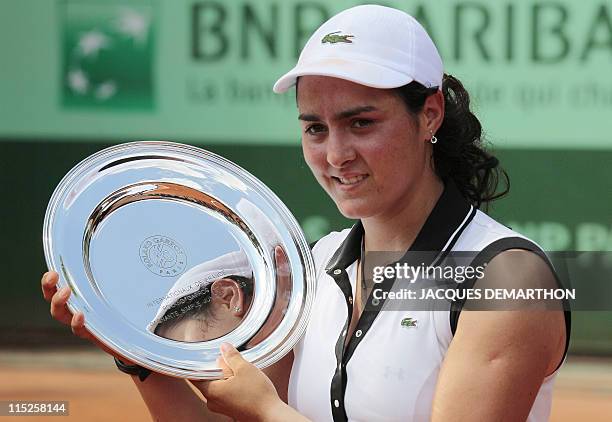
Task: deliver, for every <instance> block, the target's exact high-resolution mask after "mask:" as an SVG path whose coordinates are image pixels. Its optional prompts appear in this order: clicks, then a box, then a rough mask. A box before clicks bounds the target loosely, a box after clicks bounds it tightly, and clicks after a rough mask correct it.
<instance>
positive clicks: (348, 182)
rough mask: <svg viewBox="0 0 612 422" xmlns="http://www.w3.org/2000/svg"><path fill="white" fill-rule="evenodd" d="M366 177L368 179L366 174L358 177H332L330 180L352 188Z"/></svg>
mask: <svg viewBox="0 0 612 422" xmlns="http://www.w3.org/2000/svg"><path fill="white" fill-rule="evenodd" d="M367 177H368V175H367V174H361V175H359V176H352V177H336V176H332V179H334V180H335V181H336V182H338V183H339V184H341V185H343V186H353V185H356V184H358V183H359V182H361V181H362V180H364V179H365V178H367Z"/></svg>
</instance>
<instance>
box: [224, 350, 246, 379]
mask: <svg viewBox="0 0 612 422" xmlns="http://www.w3.org/2000/svg"><path fill="white" fill-rule="evenodd" d="M221 356H223V360H224V361H225V364H226V365H227V368H228V369H229V371H231V372H232V375H233V374H235V373H237V372H238V371H239V370H240V368H241V367H242V366H243V365H245V364H247V365H248V362H247V361H246V360H245V359H244V358H243V357H242V355H241V354H240V352H239V351H238V350H236V348H235V347H234V346H232V345H231V344H229V343H223V344H221ZM224 374H225V372H224Z"/></svg>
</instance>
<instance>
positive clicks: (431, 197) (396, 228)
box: [361, 178, 444, 252]
mask: <svg viewBox="0 0 612 422" xmlns="http://www.w3.org/2000/svg"><path fill="white" fill-rule="evenodd" d="M443 191H444V184H443V183H442V181H440V180H439V179H438V178H435V180H434V181H432V183H429V184H424V183H423V184H421V185H420V186H419V187H417V189H416V191H415V192H414V194H412V195H410V197H409V198H406V201H404V203H403V204H402V206H398V207H396V209H395V212H394V213H392V214H385V215H377V216H372V217H368V218H364V219H362V220H361V221H362V223H363V228H364V232H365V248H366V251H400V252H403V251H405V250H407V249H408V248H410V246H411V245H412V243H413V242H414V240H415V239H416V237H417V235H418V234H419V231H420V230H421V228H422V227H423V225H424V224H425V221H426V220H427V217H428V216H429V214H430V213H431V211H432V210H433V208H434V207H435V205H436V203H437V202H438V199H439V198H440V195H442V192H443Z"/></svg>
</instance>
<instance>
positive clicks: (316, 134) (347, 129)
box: [297, 76, 434, 218]
mask: <svg viewBox="0 0 612 422" xmlns="http://www.w3.org/2000/svg"><path fill="white" fill-rule="evenodd" d="M297 102H298V110H299V119H300V122H301V123H300V124H301V127H302V150H303V152H304V158H305V160H306V163H307V164H308V166H309V167H310V169H311V170H312V172H313V174H314V175H315V177H316V179H317V180H318V182H319V183H320V184H321V186H322V187H323V189H325V191H326V192H327V193H328V194H329V196H330V197H331V198H332V199H333V200H334V202H335V203H336V205H337V206H338V209H339V210H340V212H341V213H342V214H343V215H344V216H346V217H348V218H368V217H374V216H377V217H384V216H386V215H389V216H392V215H393V214H394V213H396V212H398V210H400V209H402V207H404V208H405V207H406V206H408V205H409V203H410V198H411V197H413V196H414V195H412V194H413V193H414V190H415V189H418V187H419V182H420V181H422V180H424V178H425V177H429V178H431V177H432V176H433V173H434V171H433V168H432V166H431V165H430V156H431V145H430V143H429V142H427V140H429V139H430V137H431V134H430V133H429V129H428V121H427V118H425V116H422V115H419V116H416V117H415V116H413V115H411V114H410V113H408V111H407V110H406V108H405V106H404V103H403V102H402V100H401V99H400V98H399V96H397V95H396V94H395V93H393V92H392V91H390V90H384V89H376V88H370V87H366V86H363V85H359V84H356V83H353V82H349V81H346V80H342V79H337V78H331V77H325V76H303V77H301V78H300V80H299V88H298V97H297ZM428 102H429V99H428ZM421 114H424V113H421Z"/></svg>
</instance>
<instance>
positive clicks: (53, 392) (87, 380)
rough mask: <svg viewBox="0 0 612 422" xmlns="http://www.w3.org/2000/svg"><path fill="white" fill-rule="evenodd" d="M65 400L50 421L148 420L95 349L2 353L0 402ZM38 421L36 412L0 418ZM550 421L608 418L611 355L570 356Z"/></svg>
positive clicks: (127, 381) (127, 384)
mask: <svg viewBox="0 0 612 422" xmlns="http://www.w3.org/2000/svg"><path fill="white" fill-rule="evenodd" d="M3 400H66V401H69V410H70V415H69V416H65V417H61V418H52V419H51V420H58V419H59V420H70V421H134V422H136V421H150V420H151V419H150V417H149V414H148V412H147V409H146V407H145V406H144V404H143V402H142V401H141V399H140V396H139V394H138V392H137V390H136V388H135V387H134V385H133V383H132V380H131V378H130V377H128V376H127V375H124V374H121V373H120V372H118V371H117V370H116V369H115V367H114V364H113V363H112V360H111V359H110V358H109V357H108V356H107V355H105V354H104V353H102V352H99V351H95V350H94V351H89V350H87V351H70V352H61V351H53V352H49V351H46V352H23V351H1V352H0V401H3ZM9 419H13V420H17V421H20V422H26V421H30V420H32V421H40V420H41V419H43V418H42V417H41V416H38V417H25V416H23V417H21V416H20V417H0V420H9ZM550 420H551V421H555V422H566V421H567V422H569V421H572V422H574V421H589V422H597V421H602V422H603V421H606V422H608V421H611V420H612V359H594V358H578V357H570V358H568V361H567V362H566V364H565V366H564V367H563V368H562V370H561V373H560V374H559V376H558V377H557V382H556V391H555V396H554V401H553V410H552V417H551V419H550Z"/></svg>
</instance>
